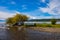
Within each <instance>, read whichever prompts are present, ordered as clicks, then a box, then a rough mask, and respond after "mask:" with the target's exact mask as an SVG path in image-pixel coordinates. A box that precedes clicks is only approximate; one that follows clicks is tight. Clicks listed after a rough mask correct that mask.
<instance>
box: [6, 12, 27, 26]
mask: <svg viewBox="0 0 60 40" xmlns="http://www.w3.org/2000/svg"><path fill="white" fill-rule="evenodd" d="M26 20H28V17H27V16H26V15H22V14H18V13H17V14H16V15H15V16H14V17H11V18H7V20H6V23H7V24H9V25H11V24H15V23H17V22H24V21H26Z"/></svg>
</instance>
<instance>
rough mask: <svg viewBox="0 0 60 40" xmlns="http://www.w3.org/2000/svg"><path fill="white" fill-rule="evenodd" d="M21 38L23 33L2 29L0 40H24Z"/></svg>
mask: <svg viewBox="0 0 60 40" xmlns="http://www.w3.org/2000/svg"><path fill="white" fill-rule="evenodd" d="M21 37H22V33H21V32H20V31H11V30H7V29H0V40H22V38H21Z"/></svg>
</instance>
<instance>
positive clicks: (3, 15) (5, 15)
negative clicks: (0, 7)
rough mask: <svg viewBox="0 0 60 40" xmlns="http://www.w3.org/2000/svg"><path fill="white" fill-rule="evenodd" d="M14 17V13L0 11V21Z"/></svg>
mask: <svg viewBox="0 0 60 40" xmlns="http://www.w3.org/2000/svg"><path fill="white" fill-rule="evenodd" d="M14 15H15V14H14V13H9V12H3V11H0V19H1V20H3V19H6V18H8V17H12V16H14Z"/></svg>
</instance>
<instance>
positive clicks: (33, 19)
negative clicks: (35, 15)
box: [28, 19, 60, 21]
mask: <svg viewBox="0 0 60 40" xmlns="http://www.w3.org/2000/svg"><path fill="white" fill-rule="evenodd" d="M51 20H52V19H30V20H28V21H51ZM56 20H57V21H60V19H56Z"/></svg>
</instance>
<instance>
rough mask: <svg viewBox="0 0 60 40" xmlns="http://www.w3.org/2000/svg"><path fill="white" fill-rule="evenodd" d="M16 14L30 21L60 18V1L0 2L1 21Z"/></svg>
mask: <svg viewBox="0 0 60 40" xmlns="http://www.w3.org/2000/svg"><path fill="white" fill-rule="evenodd" d="M16 13H20V14H24V15H27V16H28V17H30V19H50V18H60V0H0V20H5V19H6V18H8V17H13V16H14V15H16Z"/></svg>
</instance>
